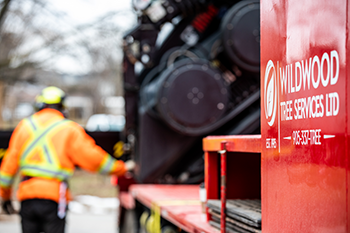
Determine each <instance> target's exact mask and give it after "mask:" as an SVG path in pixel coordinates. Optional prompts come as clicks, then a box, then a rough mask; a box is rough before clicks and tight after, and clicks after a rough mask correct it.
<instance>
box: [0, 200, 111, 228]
mask: <svg viewBox="0 0 350 233" xmlns="http://www.w3.org/2000/svg"><path fill="white" fill-rule="evenodd" d="M85 207H86V205H85ZM116 214H117V212H116V208H115V206H114V208H113V209H111V208H100V209H97V207H96V205H95V206H94V209H92V208H86V209H81V211H79V209H77V208H75V210H74V211H73V210H72V211H70V212H69V213H68V215H67V226H66V233H97V232H98V233H117V226H116V219H117V215H116ZM0 232H1V233H21V225H20V218H19V216H18V215H11V216H8V215H4V214H0Z"/></svg>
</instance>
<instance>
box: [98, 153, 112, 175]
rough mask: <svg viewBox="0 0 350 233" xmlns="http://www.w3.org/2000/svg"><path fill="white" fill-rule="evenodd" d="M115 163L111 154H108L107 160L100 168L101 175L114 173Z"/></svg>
mask: <svg viewBox="0 0 350 233" xmlns="http://www.w3.org/2000/svg"><path fill="white" fill-rule="evenodd" d="M114 162H115V159H113V158H112V156H111V155H110V154H108V155H107V156H106V157H105V159H104V160H103V161H102V164H101V166H100V169H99V170H98V171H99V173H101V174H108V173H110V172H112V169H113V164H114Z"/></svg>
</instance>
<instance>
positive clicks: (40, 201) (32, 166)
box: [0, 87, 135, 233]
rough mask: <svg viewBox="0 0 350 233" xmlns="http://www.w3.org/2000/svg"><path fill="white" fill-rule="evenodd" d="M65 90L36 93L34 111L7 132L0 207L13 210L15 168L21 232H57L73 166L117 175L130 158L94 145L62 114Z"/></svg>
mask: <svg viewBox="0 0 350 233" xmlns="http://www.w3.org/2000/svg"><path fill="white" fill-rule="evenodd" d="M64 98H65V93H64V92H63V91H62V90H61V89H59V88H57V87H47V88H45V89H43V90H42V93H41V94H40V95H39V96H37V98H36V104H37V107H38V110H39V111H38V112H37V113H35V114H33V115H32V116H30V117H28V118H26V119H23V120H22V121H21V122H20V123H19V124H18V126H17V127H16V128H15V130H14V131H13V134H12V136H11V139H10V144H9V147H8V150H7V152H6V154H5V157H4V159H3V162H2V165H1V169H0V196H1V198H2V203H1V206H2V209H3V211H5V212H6V213H8V214H11V213H14V212H15V211H14V209H13V207H12V204H11V190H12V188H11V187H12V183H13V178H14V176H15V175H16V173H17V172H18V171H19V173H20V176H21V177H20V178H21V182H20V184H19V188H18V192H17V198H18V200H19V201H20V202H21V210H20V216H21V218H22V221H21V223H22V231H23V233H39V232H45V233H63V232H64V229H65V218H66V209H67V203H68V201H69V199H70V195H69V191H68V187H67V180H68V178H69V177H71V176H72V175H73V172H74V168H75V166H79V167H80V168H82V169H85V170H88V171H91V172H99V173H102V174H114V175H117V176H121V175H123V174H124V173H125V172H127V171H129V170H132V169H134V167H135V163H134V161H131V160H130V161H127V162H125V163H124V162H123V161H118V160H116V159H114V158H113V157H112V156H111V155H109V154H108V153H107V152H106V151H104V150H103V149H102V148H101V147H99V146H97V145H96V144H95V141H94V140H93V139H92V138H91V137H90V136H89V135H87V134H86V132H85V130H84V129H83V128H82V127H80V126H79V125H78V124H77V123H75V122H73V121H70V120H67V119H66V118H65V117H64V115H63V113H62V112H63V110H64Z"/></svg>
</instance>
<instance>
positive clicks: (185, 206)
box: [130, 184, 219, 233]
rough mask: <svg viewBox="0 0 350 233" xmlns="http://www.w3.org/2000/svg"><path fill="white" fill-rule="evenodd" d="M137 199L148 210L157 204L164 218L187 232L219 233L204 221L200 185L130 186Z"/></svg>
mask: <svg viewBox="0 0 350 233" xmlns="http://www.w3.org/2000/svg"><path fill="white" fill-rule="evenodd" d="M130 192H131V194H132V195H133V197H134V198H135V199H137V200H138V201H140V202H141V203H142V204H143V205H145V206H147V207H148V208H151V207H152V204H154V203H156V204H157V205H158V206H160V209H161V214H162V217H163V218H165V219H167V220H168V221H170V222H172V223H173V224H175V225H176V226H179V227H180V228H182V229H184V230H185V231H187V232H193V233H199V232H205V233H218V232H219V231H218V230H216V229H214V228H213V227H211V226H210V225H209V223H208V222H207V221H206V220H205V219H203V217H205V216H203V214H202V209H201V204H200V201H199V185H141V184H136V185H132V186H130Z"/></svg>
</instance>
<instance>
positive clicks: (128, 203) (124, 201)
mask: <svg viewBox="0 0 350 233" xmlns="http://www.w3.org/2000/svg"><path fill="white" fill-rule="evenodd" d="M119 201H120V205H121V206H122V207H123V208H125V209H128V210H131V209H133V208H135V199H134V198H133V196H131V193H129V192H124V191H123V192H120V193H119Z"/></svg>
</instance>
